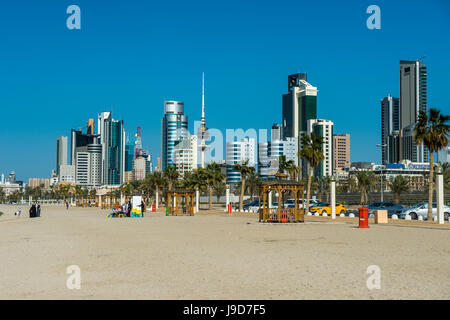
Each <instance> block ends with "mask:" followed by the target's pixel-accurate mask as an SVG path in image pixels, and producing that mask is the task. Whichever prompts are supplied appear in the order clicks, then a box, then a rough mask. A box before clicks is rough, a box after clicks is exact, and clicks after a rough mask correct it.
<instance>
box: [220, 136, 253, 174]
mask: <svg viewBox="0 0 450 320" xmlns="http://www.w3.org/2000/svg"><path fill="white" fill-rule="evenodd" d="M255 151H256V142H255V139H253V138H245V139H242V140H241V141H233V142H227V145H226V165H227V183H235V182H238V181H240V180H241V174H240V173H239V172H237V171H236V170H233V165H234V164H236V163H239V164H242V163H243V162H244V161H247V160H248V166H252V167H254V166H255V165H256V159H255V158H256V155H255Z"/></svg>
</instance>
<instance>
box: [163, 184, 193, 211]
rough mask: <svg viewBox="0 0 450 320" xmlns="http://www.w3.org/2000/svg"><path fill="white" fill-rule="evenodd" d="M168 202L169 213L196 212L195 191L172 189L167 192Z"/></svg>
mask: <svg viewBox="0 0 450 320" xmlns="http://www.w3.org/2000/svg"><path fill="white" fill-rule="evenodd" d="M166 203H167V206H168V212H167V213H168V214H169V215H176V216H178V215H189V216H193V215H194V212H195V191H193V190H172V191H168V192H167V196H166Z"/></svg>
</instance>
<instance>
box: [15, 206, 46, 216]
mask: <svg viewBox="0 0 450 320" xmlns="http://www.w3.org/2000/svg"><path fill="white" fill-rule="evenodd" d="M29 212H30V218H39V217H40V216H41V205H40V204H39V203H38V204H37V205H36V204H33V205H32V206H31V208H30V211H29ZM19 215H20V213H19Z"/></svg>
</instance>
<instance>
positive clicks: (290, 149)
mask: <svg viewBox="0 0 450 320" xmlns="http://www.w3.org/2000/svg"><path fill="white" fill-rule="evenodd" d="M273 137H276V135H275V136H273ZM297 147H298V143H297V138H285V139H283V140H280V139H276V140H274V139H272V140H271V141H268V142H261V143H259V144H258V173H259V175H260V176H261V177H262V178H268V177H273V176H274V174H275V173H277V172H278V168H279V166H278V164H279V158H280V156H285V157H286V161H291V160H292V161H294V163H295V165H298V157H297Z"/></svg>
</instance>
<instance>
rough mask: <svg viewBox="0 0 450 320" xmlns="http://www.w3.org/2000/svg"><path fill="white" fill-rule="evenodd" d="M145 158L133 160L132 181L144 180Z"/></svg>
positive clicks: (140, 157) (139, 157)
mask: <svg viewBox="0 0 450 320" xmlns="http://www.w3.org/2000/svg"><path fill="white" fill-rule="evenodd" d="M145 162H146V161H145V158H144V157H143V156H138V157H137V158H136V159H134V163H133V179H134V180H144V179H145V165H146V163H145Z"/></svg>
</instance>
